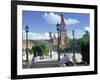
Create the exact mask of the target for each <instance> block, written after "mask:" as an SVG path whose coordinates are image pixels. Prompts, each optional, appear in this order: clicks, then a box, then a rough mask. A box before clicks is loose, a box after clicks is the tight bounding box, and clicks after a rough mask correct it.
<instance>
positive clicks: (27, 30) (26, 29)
mask: <svg viewBox="0 0 100 80" xmlns="http://www.w3.org/2000/svg"><path fill="white" fill-rule="evenodd" d="M25 32H26V61H27V62H28V32H29V27H28V26H26V27H25Z"/></svg>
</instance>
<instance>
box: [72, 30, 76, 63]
mask: <svg viewBox="0 0 100 80" xmlns="http://www.w3.org/2000/svg"><path fill="white" fill-rule="evenodd" d="M72 35H73V62H74V64H76V61H75V44H74V43H75V31H74V30H73V31H72Z"/></svg>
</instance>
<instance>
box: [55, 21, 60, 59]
mask: <svg viewBox="0 0 100 80" xmlns="http://www.w3.org/2000/svg"><path fill="white" fill-rule="evenodd" d="M56 26H57V32H58V49H57V52H58V60H60V51H59V43H60V41H59V40H60V25H59V23H57V25H56Z"/></svg>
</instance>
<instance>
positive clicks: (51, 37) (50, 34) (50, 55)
mask: <svg viewBox="0 0 100 80" xmlns="http://www.w3.org/2000/svg"><path fill="white" fill-rule="evenodd" d="M49 37H50V58H52V40H51V38H52V36H51V32H49Z"/></svg>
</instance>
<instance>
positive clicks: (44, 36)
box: [23, 31, 57, 40]
mask: <svg viewBox="0 0 100 80" xmlns="http://www.w3.org/2000/svg"><path fill="white" fill-rule="evenodd" d="M53 34H54V33H52V36H53ZM55 36H56V37H57V33H55ZM23 39H26V33H25V31H23ZM28 39H30V40H40V39H44V40H45V39H50V37H49V33H48V32H45V33H34V32H28Z"/></svg>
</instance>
